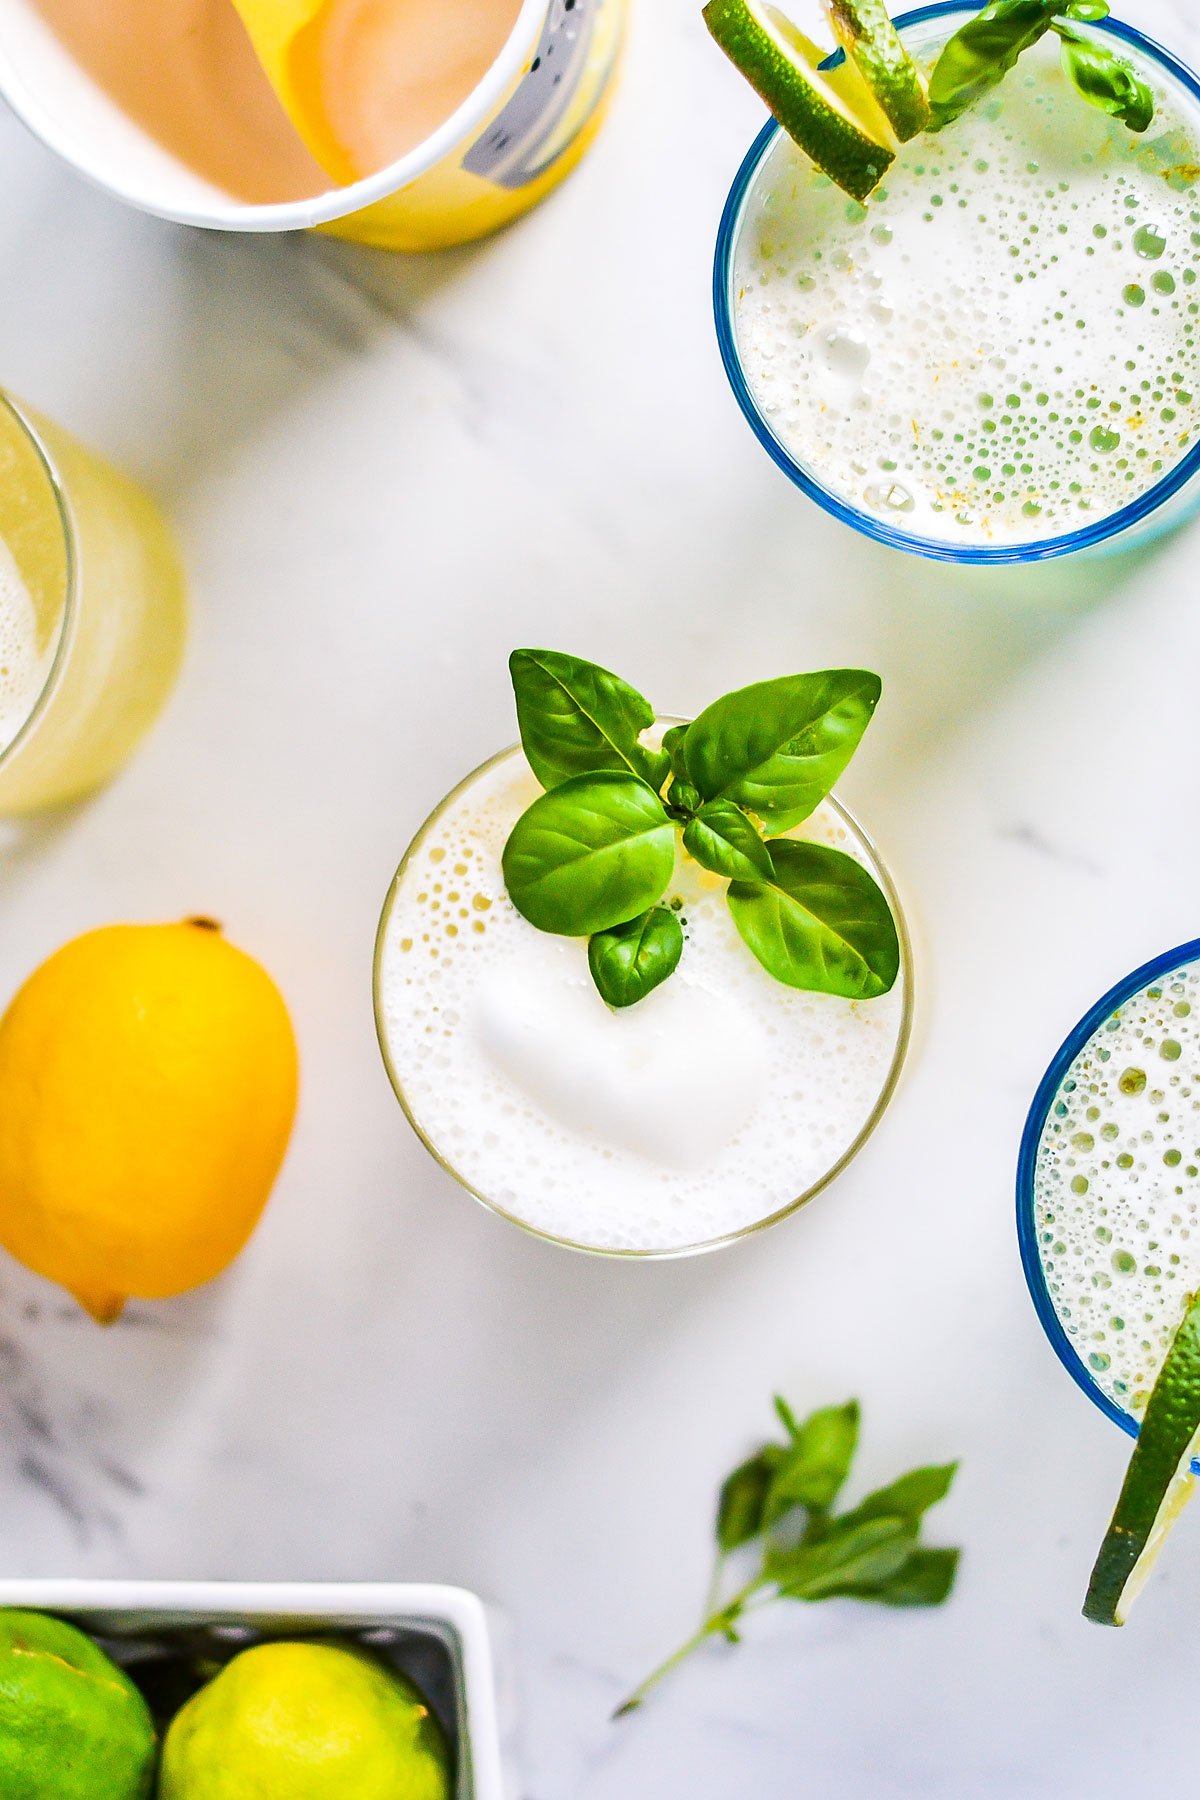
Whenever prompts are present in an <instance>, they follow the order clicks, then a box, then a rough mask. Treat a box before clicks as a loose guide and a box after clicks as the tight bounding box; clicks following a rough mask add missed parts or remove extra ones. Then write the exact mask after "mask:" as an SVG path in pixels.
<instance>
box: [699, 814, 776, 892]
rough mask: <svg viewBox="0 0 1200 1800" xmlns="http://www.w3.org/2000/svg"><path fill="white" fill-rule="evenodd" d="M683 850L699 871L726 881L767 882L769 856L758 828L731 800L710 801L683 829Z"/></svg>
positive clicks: (769, 864)
mask: <svg viewBox="0 0 1200 1800" xmlns="http://www.w3.org/2000/svg"><path fill="white" fill-rule="evenodd" d="M683 847H684V849H685V850H686V851H687V853H688V855H689V856H694V857H695V859H696V861H697V862H698V863H699V864H700V866H701V868H703V869H708V870H709V871H710V873H712V874H713V875H723V876H724V877H725V879H726V881H770V879H771V877H772V874H773V873H774V871H773V869H772V867H771V853H770V851H769V850H768V849H767V846H766V845H765V844H764V843H763V841H762V838H761V837H760V836H759V833H758V828H757V827H756V826H755V825H754V824H753V822H752V821H751V820H750V819H748V818H747V817H746V814H745V813H744V812H743V811H742V809H741V807H740V806H735V805H734V804H733V801H732V800H709V801H708V802H707V804H706V805H704V806H702V807H701V808H700V810H699V812H697V814H696V816H695V818H694V819H692V820H691V821H690V822H689V824H688V825H687V826H686V828H685V830H684V833H683Z"/></svg>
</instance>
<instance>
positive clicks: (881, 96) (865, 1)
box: [823, 0, 929, 144]
mask: <svg viewBox="0 0 1200 1800" xmlns="http://www.w3.org/2000/svg"><path fill="white" fill-rule="evenodd" d="M823 4H824V7H825V12H826V15H827V17H828V19H829V23H830V24H831V25H832V27H833V34H834V36H835V37H836V38H837V41H838V43H839V44H840V45H841V46H842V49H843V50H844V51H845V52H846V55H847V56H848V57H849V58H850V61H851V62H852V63H853V64H854V66H855V68H856V69H857V70H858V72H859V74H860V75H861V76H862V78H863V80H864V81H865V82H866V84H867V86H868V88H870V90H871V93H872V94H873V95H874V97H875V99H876V100H877V101H878V103H879V105H880V107H881V108H882V110H883V111H884V112H885V113H886V114H887V117H888V122H889V123H890V125H891V127H892V130H893V131H894V132H895V133H896V136H897V137H898V138H899V139H900V142H901V143H902V144H907V142H908V140H909V139H910V138H915V137H916V136H917V133H918V132H921V131H924V129H925V127H926V126H927V125H928V123H929V94H928V91H927V89H926V87H925V78H924V76H923V75H922V74H921V71H920V69H918V67H917V65H916V63H915V62H914V61H913V59H912V57H911V56H910V55H909V54H908V51H907V50H906V49H905V48H904V45H903V43H902V42H901V38H900V33H899V32H898V31H897V30H896V27H895V26H894V25H893V24H892V21H891V16H890V14H889V13H888V9H887V6H886V5H885V3H884V0H823Z"/></svg>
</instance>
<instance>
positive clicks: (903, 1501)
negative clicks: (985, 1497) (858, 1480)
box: [854, 1462, 958, 1519]
mask: <svg viewBox="0 0 1200 1800" xmlns="http://www.w3.org/2000/svg"><path fill="white" fill-rule="evenodd" d="M957 1473H958V1464H957V1463H956V1462H955V1463H944V1464H942V1465H941V1466H939V1467H937V1468H928V1469H914V1470H913V1471H912V1473H911V1474H910V1475H902V1476H901V1477H900V1479H899V1480H898V1481H893V1482H892V1483H891V1484H890V1485H889V1486H888V1487H885V1488H878V1489H877V1490H876V1491H875V1493H873V1494H868V1495H867V1497H866V1499H865V1500H864V1501H863V1502H862V1504H861V1505H860V1506H856V1507H855V1509H854V1514H855V1517H856V1518H859V1519H919V1518H920V1517H921V1515H922V1514H923V1513H927V1512H928V1511H929V1508H930V1507H931V1506H936V1505H937V1504H938V1501H939V1500H944V1499H945V1498H946V1495H947V1494H948V1493H949V1492H950V1487H951V1483H952V1482H953V1480H954V1477H955V1475H956V1474H957Z"/></svg>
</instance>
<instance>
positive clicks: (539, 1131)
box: [380, 753, 904, 1251]
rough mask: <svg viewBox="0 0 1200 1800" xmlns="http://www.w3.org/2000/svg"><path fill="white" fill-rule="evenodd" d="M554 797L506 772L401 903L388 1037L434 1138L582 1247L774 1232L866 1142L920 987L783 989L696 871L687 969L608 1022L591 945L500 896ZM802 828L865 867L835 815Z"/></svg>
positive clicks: (436, 829)
mask: <svg viewBox="0 0 1200 1800" xmlns="http://www.w3.org/2000/svg"><path fill="white" fill-rule="evenodd" d="M540 791H541V790H540V788H539V787H538V784H537V782H536V781H535V780H534V778H533V776H532V774H531V773H530V770H529V767H528V765H527V764H526V762H525V759H524V757H523V756H521V755H520V753H513V754H511V755H509V756H507V757H505V758H503V759H501V760H500V761H499V762H497V763H496V764H493V765H492V766H491V768H490V769H488V770H487V771H485V772H483V773H482V774H481V775H480V776H478V777H476V778H475V779H474V780H473V781H472V783H471V784H469V785H468V786H467V788H466V789H465V790H464V791H463V792H462V793H461V794H459V795H458V796H457V797H455V798H452V799H451V801H450V802H449V803H448V804H447V806H446V808H445V810H444V811H443V812H442V813H441V815H440V816H439V817H438V818H436V819H435V820H434V821H432V822H431V824H430V825H429V826H428V827H427V829H426V831H425V833H424V835H423V836H422V838H421V839H420V840H419V841H418V844H417V846H416V847H415V849H414V851H413V852H412V854H411V856H410V860H409V862H408V864H407V867H406V870H405V871H404V873H403V876H402V878H401V880H400V883H399V886H398V890H397V893H396V895H395V897H394V901H393V904H392V906H391V910H390V912H389V916H388V919H387V922H386V924H385V928H384V935H383V946H382V953H381V970H380V1006H381V1022H382V1026H383V1034H384V1038H385V1041H386V1044H387V1046H388V1053H389V1056H390V1060H391V1063H392V1067H393V1069H394V1071H395V1072H396V1075H397V1077H398V1079H399V1084H400V1086H401V1088H402V1090H403V1092H404V1095H405V1098H406V1101H407V1104H408V1106H409V1108H410V1109H411V1112H412V1114H413V1116H414V1118H415V1119H416V1121H417V1123H418V1124H419V1126H420V1129H421V1131H422V1133H423V1134H424V1135H425V1136H426V1137H427V1139H428V1140H429V1142H430V1143H431V1144H432V1146H433V1148H434V1150H435V1151H436V1153H437V1154H438V1155H439V1156H440V1157H441V1158H442V1159H443V1161H444V1162H446V1163H447V1164H448V1165H449V1166H450V1167H451V1168H452V1169H453V1170H454V1172H455V1173H456V1174H457V1175H458V1176H459V1177H460V1178H461V1179H462V1180H463V1181H464V1182H465V1183H466V1184H467V1185H468V1186H469V1187H471V1188H472V1189H474V1190H475V1191H476V1192H478V1193H480V1194H482V1195H483V1196H485V1197H486V1198H488V1199H489V1200H491V1201H492V1202H493V1203H494V1204H496V1205H497V1206H499V1207H500V1208H502V1209H503V1210H504V1211H506V1212H508V1213H510V1214H512V1215H513V1216H514V1217H516V1218H518V1219H520V1220H522V1221H524V1222H525V1223H527V1224H529V1225H530V1226H532V1227H533V1228H534V1229H535V1230H537V1231H540V1232H544V1233H547V1234H548V1235H550V1236H552V1237H556V1238H561V1239H565V1240H566V1241H568V1242H571V1243H575V1244H582V1245H587V1246H589V1247H592V1248H597V1249H604V1250H627V1251H636V1250H681V1249H686V1248H688V1247H690V1246H693V1245H697V1244H703V1243H707V1242H710V1241H712V1240H715V1239H720V1238H722V1237H725V1236H727V1235H729V1234H731V1233H734V1232H737V1231H740V1230H743V1229H745V1228H746V1227H747V1226H750V1225H754V1224H756V1223H758V1222H760V1221H762V1220H764V1219H767V1218H770V1217H771V1216H772V1215H774V1214H775V1213H777V1212H779V1211H781V1210H783V1209H784V1208H786V1207H788V1206H789V1205H791V1203H792V1202H793V1201H794V1200H795V1199H796V1198H797V1197H798V1196H799V1195H801V1194H804V1193H806V1192H807V1191H808V1190H809V1189H810V1188H812V1187H813V1186H814V1185H815V1184H816V1183H817V1182H818V1181H820V1180H821V1178H822V1177H823V1176H825V1175H826V1174H827V1173H828V1172H829V1171H830V1170H831V1169H833V1168H834V1167H835V1166H836V1165H837V1163H838V1162H839V1161H840V1160H841V1158H842V1157H843V1156H844V1155H845V1153H846V1152H847V1151H848V1150H849V1149H851V1148H852V1146H853V1145H854V1144H855V1142H856V1140H857V1139H858V1138H859V1136H860V1134H861V1133H862V1131H863V1130H864V1129H865V1127H866V1126H867V1125H868V1123H869V1121H870V1119H871V1117H872V1114H873V1113H874V1111H875V1108H876V1106H877V1104H878V1102H879V1100H880V1098H881V1096H882V1094H883V1093H884V1091H885V1089H886V1088H887V1085H888V1082H889V1080H890V1077H891V1072H892V1068H893V1064H894V1061H895V1058H896V1054H897V1046H898V1044H899V1041H900V1038H901V1034H902V1029H903V1018H904V987H903V979H901V981H900V982H899V983H898V984H897V986H896V987H895V989H893V991H892V992H891V993H890V994H888V995H885V996H883V997H882V998H880V999H878V1000H871V1001H864V1002H851V1001H847V1000H841V999H838V998H836V997H834V996H831V995H824V994H803V993H799V992H797V991H795V990H793V989H790V988H786V987H784V986H782V985H781V984H780V983H779V982H776V981H774V980H772V979H771V977H770V976H768V975H767V974H766V973H765V971H764V970H762V969H761V968H760V967H759V965H758V964H757V963H756V962H755V961H754V959H753V957H752V956H751V955H750V952H749V951H748V950H747V949H746V948H745V946H744V945H743V944H742V942H741V940H740V938H739V937H738V936H737V933H736V930H735V928H734V925H733V921H732V918H731V916H730V913H729V909H728V906H727V905H726V902H725V888H724V884H723V883H719V882H717V881H716V880H715V879H714V878H713V877H711V876H709V875H707V874H705V872H704V871H703V870H701V869H700V868H699V867H698V866H697V865H696V864H694V863H692V862H690V861H688V862H685V861H683V860H681V861H680V862H679V864H678V865H677V869H676V879H675V881H674V883H673V884H672V887H671V889H670V890H669V896H668V898H669V900H670V901H671V903H673V904H675V905H676V906H677V907H678V908H679V911H680V916H681V919H682V921H683V926H684V932H685V938H686V942H685V947H684V955H683V961H682V963H681V966H680V968H679V969H678V970H677V971H676V973H675V975H673V976H672V977H671V979H670V980H669V981H668V982H666V983H665V984H664V986H663V987H661V988H659V989H658V990H656V991H655V992H654V993H653V994H651V995H650V996H649V997H648V998H647V999H645V1000H643V1001H641V1002H640V1003H639V1004H638V1005H637V1006H634V1007H631V1008H628V1009H627V1010H625V1011H622V1012H613V1011H611V1010H610V1009H609V1008H608V1007H606V1006H605V1004H604V1002H603V1001H602V1000H601V999H600V996H599V995H598V993H597V992H596V991H595V988H594V987H593V985H592V982H591V977H590V975H589V973H588V968H587V953H586V946H585V945H584V943H583V942H582V941H580V940H574V939H565V938H555V937H551V936H548V935H546V934H545V933H542V932H537V931H535V930H534V929H533V927H532V926H530V925H529V924H527V922H526V921H525V920H524V919H522V918H521V916H520V915H519V914H518V913H517V911H516V909H515V908H514V907H513V905H512V903H511V901H510V900H509V898H508V896H507V894H506V892H505V889H504V883H503V877H502V873H501V866H500V858H501V853H502V850H503V847H504V843H505V840H506V838H507V836H508V833H509V831H510V830H511V829H512V826H513V824H514V822H515V821H516V819H517V817H518V816H519V815H520V813H521V812H523V811H524V809H525V808H526V807H527V806H528V805H529V804H530V803H531V802H532V801H533V800H534V799H535V798H536V797H537V795H538V794H539V793H540ZM802 830H803V834H804V835H807V836H811V837H813V838H815V839H817V840H818V841H820V842H822V843H828V844H832V845H834V846H835V847H837V848H838V849H841V850H844V851H846V852H847V853H848V854H850V855H852V856H855V857H856V858H857V859H858V860H860V861H863V862H866V863H868V864H870V856H869V854H868V852H867V850H866V848H865V846H864V845H863V844H862V842H861V841H860V840H859V839H858V838H857V837H856V836H855V835H854V834H853V833H852V832H851V831H850V829H849V827H848V826H847V824H846V823H845V822H844V820H843V819H842V818H841V816H840V815H839V814H838V813H837V812H836V811H835V810H834V809H833V808H832V807H829V806H825V807H822V808H821V809H820V811H819V812H818V813H817V815H816V816H815V817H814V819H812V820H810V821H809V822H808V824H807V825H806V826H805V827H803V828H802Z"/></svg>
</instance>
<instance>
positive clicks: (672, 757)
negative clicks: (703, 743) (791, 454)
mask: <svg viewBox="0 0 1200 1800" xmlns="http://www.w3.org/2000/svg"><path fill="white" fill-rule="evenodd" d="M687 734H688V728H687V726H686V725H672V726H671V727H670V729H669V730H667V731H664V732H663V741H662V747H663V754H664V755H665V756H666V757H667V759H668V760H669V762H670V764H671V772H672V773H673V774H674V775H677V776H679V777H680V778H681V779H685V778H686V775H687V767H686V764H685V763H684V760H683V741H684V739H685V738H686V737H687Z"/></svg>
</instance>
